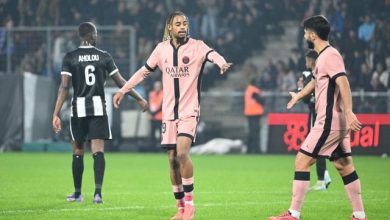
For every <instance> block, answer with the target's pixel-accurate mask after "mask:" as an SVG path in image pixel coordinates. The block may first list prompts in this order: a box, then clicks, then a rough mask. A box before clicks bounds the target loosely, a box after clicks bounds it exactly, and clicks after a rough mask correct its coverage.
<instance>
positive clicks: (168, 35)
mask: <svg viewBox="0 0 390 220" xmlns="http://www.w3.org/2000/svg"><path fill="white" fill-rule="evenodd" d="M178 15H180V16H184V17H186V18H187V21H188V17H187V16H186V15H185V14H184V13H183V12H181V11H174V12H172V13H171V14H169V16H168V18H167V20H166V21H165V28H164V36H163V41H166V40H171V39H172V37H171V33H170V32H169V30H168V25H171V23H172V21H173V18H174V17H176V16H178ZM189 31H190V25H189V24H188V30H187V36H188V33H189Z"/></svg>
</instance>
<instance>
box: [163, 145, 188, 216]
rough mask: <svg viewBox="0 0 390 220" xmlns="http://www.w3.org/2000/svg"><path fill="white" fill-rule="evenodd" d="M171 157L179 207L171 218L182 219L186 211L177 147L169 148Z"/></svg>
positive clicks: (174, 193) (172, 177)
mask: <svg viewBox="0 0 390 220" xmlns="http://www.w3.org/2000/svg"><path fill="white" fill-rule="evenodd" d="M167 154H168V159H169V172H170V177H171V183H172V189H173V195H174V196H175V199H176V206H177V208H178V211H177V213H176V214H175V215H174V216H173V217H172V218H171V220H181V219H182V217H183V213H184V190H183V184H182V182H181V175H180V165H179V161H178V159H177V151H176V149H172V150H168V151H167Z"/></svg>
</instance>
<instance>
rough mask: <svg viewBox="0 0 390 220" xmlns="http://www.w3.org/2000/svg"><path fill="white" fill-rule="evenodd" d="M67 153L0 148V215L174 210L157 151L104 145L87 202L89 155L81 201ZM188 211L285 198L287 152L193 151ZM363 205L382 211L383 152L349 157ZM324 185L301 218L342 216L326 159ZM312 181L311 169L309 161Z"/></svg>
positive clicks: (386, 194) (244, 210) (217, 211)
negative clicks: (96, 198) (121, 150)
mask: <svg viewBox="0 0 390 220" xmlns="http://www.w3.org/2000/svg"><path fill="white" fill-rule="evenodd" d="M71 160H72V156H71V154H70V153H68V154H66V153H4V154H0V189H1V190H0V219H28V220H32V219H169V218H170V216H171V215H173V214H174V213H175V211H176V208H175V200H174V198H173V194H172V192H171V186H170V181H169V176H168V160H167V158H166V156H165V154H117V153H106V174H105V177H104V184H103V199H104V204H102V205H93V204H92V194H93V191H94V183H93V169H92V157H91V155H90V154H86V156H85V159H84V167H85V169H84V178H83V189H82V191H83V192H82V193H83V195H84V198H85V201H84V202H83V203H67V202H66V201H65V197H66V195H67V194H69V193H72V191H73V182H72V176H71ZM192 160H193V163H194V167H195V205H196V207H197V210H196V213H197V215H196V219H207V220H214V219H232V220H233V219H234V220H238V219H267V217H268V216H269V215H274V214H278V213H280V212H282V211H285V210H286V209H287V208H288V207H289V204H290V200H291V183H292V178H293V172H294V170H293V163H294V156H273V155H267V156H234V155H229V156H193V157H192ZM354 161H355V165H356V167H357V172H358V175H359V177H360V179H361V183H362V188H363V199H364V204H365V208H366V213H367V215H368V217H369V219H370V220H385V219H390V171H389V168H390V159H388V158H379V157H355V158H354ZM327 165H328V170H329V171H330V174H331V177H332V184H331V185H330V188H329V190H327V191H324V192H309V193H308V194H307V196H306V200H305V203H304V206H303V209H302V219H304V220H310V219H312V220H317V219H335V220H339V219H340V220H341V219H349V216H350V215H351V207H350V204H349V202H348V199H347V196H346V193H345V191H344V187H343V184H342V181H341V179H340V177H339V176H338V174H337V173H336V171H335V169H334V167H333V165H331V164H330V163H328V164H327ZM311 179H312V183H313V182H315V179H316V173H315V169H314V167H313V169H312V175H311Z"/></svg>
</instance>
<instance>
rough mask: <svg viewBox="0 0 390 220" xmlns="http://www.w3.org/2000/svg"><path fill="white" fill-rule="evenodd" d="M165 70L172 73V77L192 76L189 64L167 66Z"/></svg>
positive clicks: (169, 73)
mask: <svg viewBox="0 0 390 220" xmlns="http://www.w3.org/2000/svg"><path fill="white" fill-rule="evenodd" d="M165 72H166V73H167V74H168V75H170V76H171V77H172V78H181V77H188V76H190V71H189V70H188V66H184V67H179V66H172V67H166V68H165Z"/></svg>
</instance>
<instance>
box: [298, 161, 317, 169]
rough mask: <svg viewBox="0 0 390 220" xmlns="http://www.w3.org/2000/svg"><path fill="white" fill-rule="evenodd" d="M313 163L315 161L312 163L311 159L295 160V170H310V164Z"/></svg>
mask: <svg viewBox="0 0 390 220" xmlns="http://www.w3.org/2000/svg"><path fill="white" fill-rule="evenodd" d="M312 164H313V163H311V162H310V161H299V160H296V161H295V170H300V171H305V170H309V169H310V166H311V165H312Z"/></svg>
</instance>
